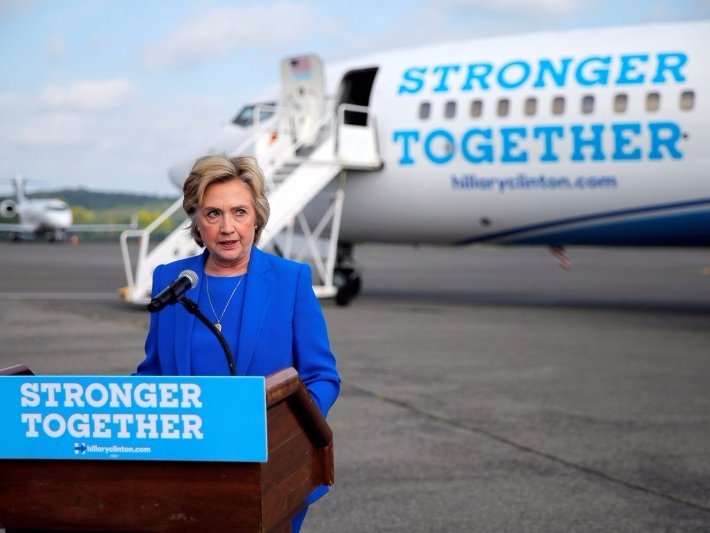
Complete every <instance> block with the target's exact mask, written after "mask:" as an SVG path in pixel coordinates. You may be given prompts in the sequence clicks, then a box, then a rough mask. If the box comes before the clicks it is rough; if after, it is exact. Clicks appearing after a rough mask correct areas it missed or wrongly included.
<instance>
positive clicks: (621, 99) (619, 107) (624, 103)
mask: <svg viewBox="0 0 710 533" xmlns="http://www.w3.org/2000/svg"><path fill="white" fill-rule="evenodd" d="M628 105H629V97H628V96H627V95H626V94H624V93H620V94H617V95H616V96H615V97H614V111H616V112H617V113H625V112H626V108H627V107H628Z"/></svg>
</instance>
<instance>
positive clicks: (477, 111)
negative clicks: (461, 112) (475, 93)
mask: <svg viewBox="0 0 710 533" xmlns="http://www.w3.org/2000/svg"><path fill="white" fill-rule="evenodd" d="M482 114H483V100H474V101H473V102H471V116H472V117H473V118H478V117H480V116H481V115H482Z"/></svg>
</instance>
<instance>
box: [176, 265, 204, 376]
mask: <svg viewBox="0 0 710 533" xmlns="http://www.w3.org/2000/svg"><path fill="white" fill-rule="evenodd" d="M206 259H207V255H206V252H205V253H202V254H201V255H198V256H195V257H194V258H191V260H190V261H189V262H188V263H186V264H185V268H187V269H190V270H193V271H194V272H195V274H197V279H198V282H197V285H195V286H194V287H193V288H191V289H190V290H188V291H187V292H186V293H185V296H187V297H188V298H189V299H190V300H192V301H193V302H197V301H198V300H199V297H200V283H203V281H204V277H205V260H206ZM194 324H195V315H193V314H191V313H188V312H187V309H185V308H184V307H183V306H182V304H180V303H176V304H175V364H176V366H177V373H178V375H179V376H189V375H190V374H191V372H192V368H191V365H190V346H192V328H193V326H194Z"/></svg>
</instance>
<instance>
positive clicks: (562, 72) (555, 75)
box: [533, 57, 572, 88]
mask: <svg viewBox="0 0 710 533" xmlns="http://www.w3.org/2000/svg"><path fill="white" fill-rule="evenodd" d="M571 62H572V58H571V57H565V58H564V59H562V63H561V65H560V69H559V70H555V67H554V65H553V64H552V61H550V60H549V59H541V60H540V64H539V68H540V70H538V73H537V79H536V80H535V83H533V87H538V88H542V87H546V84H545V81H544V80H543V77H544V76H545V73H548V74H549V76H550V79H551V81H552V82H554V84H555V85H557V86H558V87H563V86H564V85H565V82H566V80H567V70H568V69H569V64H570V63H571Z"/></svg>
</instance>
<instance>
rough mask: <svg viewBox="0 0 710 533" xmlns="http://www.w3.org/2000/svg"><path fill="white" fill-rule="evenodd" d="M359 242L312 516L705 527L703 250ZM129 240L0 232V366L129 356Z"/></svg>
mask: <svg viewBox="0 0 710 533" xmlns="http://www.w3.org/2000/svg"><path fill="white" fill-rule="evenodd" d="M570 256H571V259H572V269H571V270H570V271H564V270H562V269H561V268H559V267H558V266H557V265H556V263H555V259H554V258H553V257H552V256H551V255H549V254H548V253H547V252H546V251H545V250H544V249H541V248H520V249H505V248H492V247H466V248H457V249H449V248H437V247H419V248H412V247H389V246H373V245H370V246H365V247H362V248H361V249H357V250H356V259H357V260H358V261H359V262H360V263H361V266H362V268H363V293H362V294H361V296H360V297H359V298H357V299H356V300H355V301H354V302H353V303H352V304H351V305H350V306H348V307H337V306H336V305H335V304H334V303H332V302H329V301H325V302H323V308H324V312H325V315H326V319H327V321H328V327H329V333H330V337H331V342H332V345H333V350H334V352H335V354H336V356H337V358H338V365H339V369H340V372H341V374H342V377H343V388H342V394H341V397H340V398H339V400H338V401H337V403H336V404H335V406H334V408H333V410H332V411H331V415H330V417H329V423H330V424H331V426H332V428H333V431H334V435H335V457H336V485H335V486H334V487H333V489H332V490H331V493H330V494H329V495H328V496H327V497H326V498H324V499H323V500H321V501H320V502H318V503H317V504H316V505H314V506H313V507H312V509H311V511H310V512H309V516H308V518H307V519H306V522H305V525H304V529H303V531H304V532H331V531H339V532H348V531H352V532H361V531H365V532H370V531H403V532H405V531H406V532H419V531H420V532H429V531H476V532H477V531H485V532H487V531H506V532H507V531H525V532H528V531H532V532H537V531H540V532H550V531H552V532H555V531H560V532H562V531H565V532H568V531H584V532H586V531H600V532H601V531H605V532H606V531H638V532H655V531H658V532H661V531H664V532H665V531H683V532H688V531H710V386H708V376H710V328H709V327H708V326H710V251H708V250H680V251H679V250H670V249H663V250H630V249H618V250H614V249H594V248H590V249H583V248H580V249H572V250H570ZM123 284H125V281H124V278H123V269H122V264H121V259H120V252H119V249H118V244H117V243H115V242H113V243H82V244H80V245H79V246H70V245H67V244H65V245H49V244H44V243H26V242H23V243H0V303H1V305H0V366H3V367H4V366H8V365H10V364H15V363H26V364H28V365H29V366H30V367H31V368H33V369H34V370H35V372H37V373H39V374H70V373H71V374H75V373H78V374H101V375H104V374H125V373H128V372H131V371H132V370H133V369H134V368H135V366H136V364H137V363H138V362H139V361H140V360H141V359H142V357H143V341H144V338H145V331H146V326H147V313H146V312H145V311H144V310H142V309H139V308H135V307H132V306H130V305H128V304H125V303H124V302H122V301H121V300H120V299H119V298H118V296H117V289H118V288H119V287H120V286H122V285H123Z"/></svg>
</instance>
